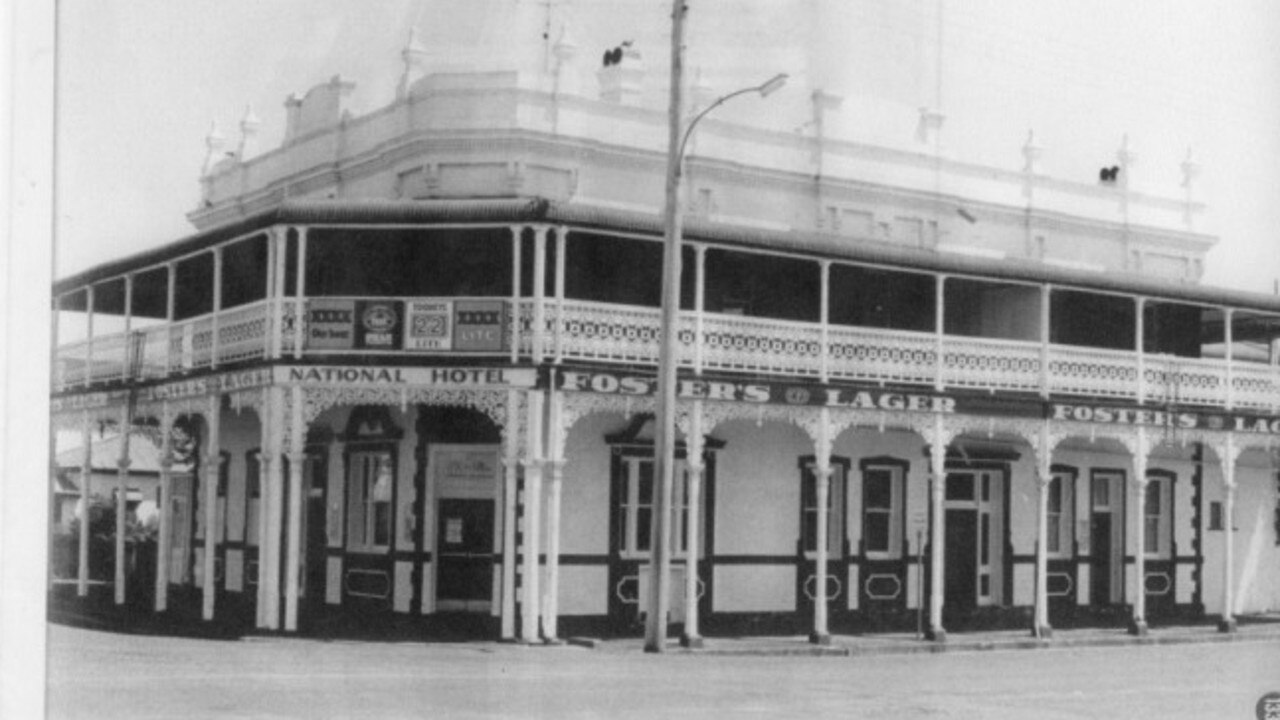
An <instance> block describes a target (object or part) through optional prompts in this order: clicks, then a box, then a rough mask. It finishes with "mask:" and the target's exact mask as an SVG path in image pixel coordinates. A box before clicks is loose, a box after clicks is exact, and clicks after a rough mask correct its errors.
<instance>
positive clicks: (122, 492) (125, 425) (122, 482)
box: [115, 401, 133, 605]
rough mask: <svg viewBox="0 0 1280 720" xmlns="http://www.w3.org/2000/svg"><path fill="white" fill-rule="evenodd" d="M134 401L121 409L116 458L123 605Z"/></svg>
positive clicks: (118, 591)
mask: <svg viewBox="0 0 1280 720" xmlns="http://www.w3.org/2000/svg"><path fill="white" fill-rule="evenodd" d="M130 410H132V403H130V402H128V401H126V402H125V404H124V407H123V408H121V409H120V456H119V457H118V458H116V547H115V551H116V572H115V596H116V604H117V605H123V604H124V601H125V583H127V582H128V580H127V578H126V577H125V572H124V570H125V567H124V566H125V543H124V540H125V537H124V536H125V533H126V531H127V525H128V518H127V503H128V497H127V495H128V491H129V464H130V460H129V430H130V428H131V427H132V425H133V418H132V417H130V415H131V413H130Z"/></svg>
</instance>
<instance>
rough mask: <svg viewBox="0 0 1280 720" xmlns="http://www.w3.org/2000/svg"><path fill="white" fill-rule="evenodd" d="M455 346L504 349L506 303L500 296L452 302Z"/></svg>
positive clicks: (472, 348) (456, 347)
mask: <svg viewBox="0 0 1280 720" xmlns="http://www.w3.org/2000/svg"><path fill="white" fill-rule="evenodd" d="M454 319H455V323H454V328H455V330H454V332H455V337H454V348H455V349H457V350H471V351H482V350H494V351H501V350H503V349H504V348H505V347H506V345H507V343H506V340H507V323H506V303H504V302H502V301H501V300H459V301H457V302H456V303H454Z"/></svg>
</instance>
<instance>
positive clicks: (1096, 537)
mask: <svg viewBox="0 0 1280 720" xmlns="http://www.w3.org/2000/svg"><path fill="white" fill-rule="evenodd" d="M1091 486H1092V487H1091V493H1090V494H1091V496H1092V497H1091V499H1090V501H1089V502H1090V506H1091V508H1092V513H1091V514H1090V522H1089V549H1090V550H1089V552H1090V555H1091V561H1092V563H1091V567H1092V572H1091V573H1090V577H1089V588H1090V590H1089V595H1090V597H1089V604H1091V605H1094V606H1105V605H1115V604H1118V603H1120V602H1121V601H1122V595H1121V593H1122V592H1123V589H1124V583H1123V578H1122V577H1121V573H1122V572H1123V570H1124V565H1123V562H1122V553H1123V552H1124V542H1123V538H1124V535H1123V530H1124V522H1123V521H1122V518H1123V517H1124V503H1123V497H1124V494H1123V492H1122V489H1123V487H1124V476H1122V475H1119V474H1112V473H1107V474H1096V475H1094V476H1093V480H1092V482H1091Z"/></svg>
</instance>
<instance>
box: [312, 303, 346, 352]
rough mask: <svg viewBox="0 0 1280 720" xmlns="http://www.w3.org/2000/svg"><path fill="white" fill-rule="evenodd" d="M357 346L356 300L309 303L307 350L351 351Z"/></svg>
mask: <svg viewBox="0 0 1280 720" xmlns="http://www.w3.org/2000/svg"><path fill="white" fill-rule="evenodd" d="M355 346H356V301H355V300H310V301H308V302H307V348H308V349H315V350H350V349H352V348H354V347H355Z"/></svg>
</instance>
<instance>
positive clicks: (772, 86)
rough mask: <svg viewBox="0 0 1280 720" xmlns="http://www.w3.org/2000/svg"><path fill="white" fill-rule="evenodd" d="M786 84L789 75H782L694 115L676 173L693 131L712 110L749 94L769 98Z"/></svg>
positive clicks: (744, 90) (743, 90)
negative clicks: (757, 94) (758, 94)
mask: <svg viewBox="0 0 1280 720" xmlns="http://www.w3.org/2000/svg"><path fill="white" fill-rule="evenodd" d="M786 82H787V74H786V73H780V74H778V75H775V76H773V77H772V78H770V79H769V80H767V81H765V82H763V83H761V84H759V85H755V86H752V87H748V88H742V89H741V90H734V91H733V92H731V93H729V94H728V95H721V96H720V97H719V98H717V99H716V101H715V102H713V103H711V104H710V105H708V106H707V107H706V109H705V110H703V111H702V112H700V113H698V114H697V115H694V116H693V119H692V120H690V121H689V124H688V125H687V126H686V127H685V129H684V135H683V136H682V137H681V138H680V149H679V150H678V151H677V152H676V160H677V165H676V172H680V165H681V164H683V162H684V148H685V146H686V145H688V144H689V137H690V136H692V135H693V129H694V128H695V127H697V125H698V123H699V122H700V121H701V120H702V118H704V117H706V116H707V115H708V114H710V113H711V111H712V110H715V109H716V108H718V107H720V106H721V105H723V104H725V103H726V102H728V101H729V100H732V99H733V98H736V97H738V96H739V95H746V94H747V93H753V92H758V93H760V96H761V97H767V96H768V95H769V94H770V93H772V92H773V91H774V90H777V89H778V88H780V87H782V86H783V85H784V84H786Z"/></svg>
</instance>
